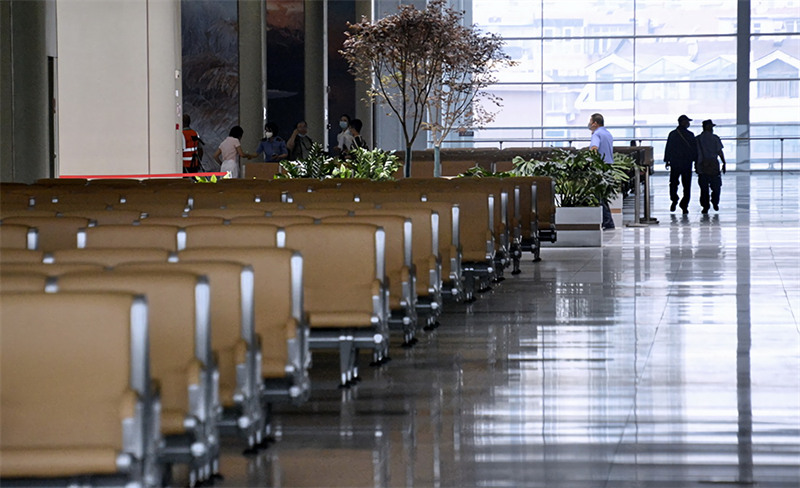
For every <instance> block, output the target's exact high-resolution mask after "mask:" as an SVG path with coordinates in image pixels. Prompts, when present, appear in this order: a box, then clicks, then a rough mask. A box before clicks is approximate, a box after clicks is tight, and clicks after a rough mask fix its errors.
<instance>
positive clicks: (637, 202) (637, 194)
mask: <svg viewBox="0 0 800 488" xmlns="http://www.w3.org/2000/svg"><path fill="white" fill-rule="evenodd" d="M633 175H634V176H633V182H634V190H633V198H634V200H633V222H630V223H628V224H627V226H628V227H646V226H647V224H643V223H642V221H641V219H640V218H639V210H640V207H641V199H642V182H641V176H640V172H639V165H638V164H635V165H634V166H633Z"/></svg>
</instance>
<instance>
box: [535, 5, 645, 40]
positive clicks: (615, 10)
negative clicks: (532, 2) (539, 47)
mask: <svg viewBox="0 0 800 488" xmlns="http://www.w3.org/2000/svg"><path fill="white" fill-rule="evenodd" d="M537 3H538V2H537ZM542 17H543V18H544V22H543V24H544V37H582V36H629V35H632V34H633V0H570V1H569V2H566V1H564V0H544V5H543V15H542Z"/></svg>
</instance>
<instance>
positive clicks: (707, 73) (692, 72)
mask: <svg viewBox="0 0 800 488" xmlns="http://www.w3.org/2000/svg"><path fill="white" fill-rule="evenodd" d="M636 70H637V72H636V80H637V81H638V80H643V81H646V80H705V79H725V80H735V79H736V38H735V37H687V38H681V39H675V38H653V39H636Z"/></svg>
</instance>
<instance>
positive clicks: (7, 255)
mask: <svg viewBox="0 0 800 488" xmlns="http://www.w3.org/2000/svg"><path fill="white" fill-rule="evenodd" d="M42 258H44V253H43V252H42V251H35V250H33V249H14V248H8V247H0V263H2V264H3V265H4V266H5V264H6V263H41V262H42Z"/></svg>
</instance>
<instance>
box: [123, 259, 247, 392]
mask: <svg viewBox="0 0 800 488" xmlns="http://www.w3.org/2000/svg"><path fill="white" fill-rule="evenodd" d="M114 269H115V270H118V271H150V272H156V273H158V272H161V271H162V270H166V271H168V272H169V271H172V270H177V271H184V272H190V273H194V274H196V275H205V276H206V277H207V278H208V280H209V285H210V287H211V288H210V290H211V327H212V334H211V348H212V350H213V351H214V353H215V355H216V356H217V358H218V359H217V366H218V368H219V390H220V402H221V404H222V405H223V406H226V407H228V406H232V405H233V404H234V401H233V395H234V393H235V392H236V389H237V379H236V366H237V354H245V353H246V351H247V347H246V344H247V343H249V342H250V341H251V340H252V337H253V335H254V330H253V320H254V319H255V314H254V308H253V305H254V301H253V268H252V267H250V266H244V265H242V264H240V263H236V262H233V261H208V260H203V261H181V262H176V263H169V264H167V265H164V264H161V263H152V262H151V263H147V262H145V263H143V262H131V263H123V264H120V265H119V266H117V267H116V268H114ZM241 345H244V347H240V346H241ZM251 386H252V385H251Z"/></svg>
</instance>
